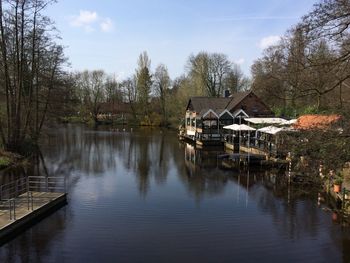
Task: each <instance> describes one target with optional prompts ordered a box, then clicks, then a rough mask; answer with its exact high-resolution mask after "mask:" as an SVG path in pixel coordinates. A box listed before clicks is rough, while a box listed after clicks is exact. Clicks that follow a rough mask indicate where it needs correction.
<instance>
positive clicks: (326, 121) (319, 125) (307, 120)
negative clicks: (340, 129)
mask: <svg viewBox="0 0 350 263" xmlns="http://www.w3.org/2000/svg"><path fill="white" fill-rule="evenodd" d="M340 119H341V116H340V115H336V114H332V115H316V114H309V115H303V116H300V117H299V118H298V120H297V122H296V123H295V124H294V125H293V127H294V128H296V129H300V130H308V129H327V128H330V127H331V125H332V124H334V123H336V122H338V121H339V120H340Z"/></svg>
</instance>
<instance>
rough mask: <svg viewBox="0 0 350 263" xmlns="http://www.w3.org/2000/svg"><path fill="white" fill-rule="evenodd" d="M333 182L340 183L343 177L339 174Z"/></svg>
mask: <svg viewBox="0 0 350 263" xmlns="http://www.w3.org/2000/svg"><path fill="white" fill-rule="evenodd" d="M333 183H334V184H336V185H341V184H342V183H343V178H342V177H340V176H337V177H336V178H335V179H334V181H333Z"/></svg>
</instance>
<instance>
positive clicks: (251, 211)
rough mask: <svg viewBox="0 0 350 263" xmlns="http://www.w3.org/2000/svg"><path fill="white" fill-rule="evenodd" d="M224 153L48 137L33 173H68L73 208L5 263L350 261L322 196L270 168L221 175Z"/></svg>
mask: <svg viewBox="0 0 350 263" xmlns="http://www.w3.org/2000/svg"><path fill="white" fill-rule="evenodd" d="M219 153H220V151H209V152H208V151H200V150H196V149H194V148H193V147H192V146H190V145H187V144H183V143H180V142H179V141H178V140H177V138H176V134H175V133H173V132H167V131H160V130H158V129H155V130H150V129H134V130H133V131H132V132H131V131H130V129H129V128H126V130H125V131H123V129H122V128H120V130H119V131H108V129H105V130H104V129H102V128H101V129H99V130H93V129H89V128H84V127H82V126H66V127H61V128H59V129H55V130H52V131H50V132H49V134H48V135H47V137H46V138H45V139H44V141H43V146H42V157H43V158H42V159H43V160H44V163H43V162H41V165H40V167H39V169H34V170H32V172H34V173H40V174H41V175H42V174H45V173H48V174H50V175H56V176H63V175H66V176H67V178H68V182H69V189H68V192H69V195H68V197H69V200H68V205H67V206H65V207H63V208H61V209H60V210H59V211H57V212H55V213H53V214H52V215H50V216H49V217H47V218H45V219H44V220H42V221H41V222H40V223H38V224H36V225H34V226H33V227H31V228H30V229H28V230H27V231H25V232H24V233H22V234H20V235H19V236H18V237H16V238H15V239H13V240H12V241H10V242H8V243H7V244H5V245H3V246H2V247H1V248H0V262H9V263H11V262H45V263H46V262H257V261H259V262H350V242H349V231H348V229H347V228H342V227H341V226H340V225H339V224H337V223H335V222H334V221H332V213H331V212H329V211H325V209H323V206H322V205H321V206H319V205H318V203H317V193H310V194H306V193H304V192H302V191H300V190H298V189H294V188H293V187H291V186H289V185H288V183H287V180H286V178H284V176H283V175H280V174H278V173H277V172H276V171H273V170H270V171H259V170H250V171H239V170H234V169H223V167H222V166H221V163H220V159H218V158H217V154H219ZM44 168H45V169H44ZM45 170H46V172H45ZM14 176H15V175H11V177H14ZM2 180H3V181H6V180H7V179H5V177H3V178H2Z"/></svg>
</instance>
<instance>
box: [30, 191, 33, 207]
mask: <svg viewBox="0 0 350 263" xmlns="http://www.w3.org/2000/svg"><path fill="white" fill-rule="evenodd" d="M30 199H31V203H32V211H33V193H32V192H30Z"/></svg>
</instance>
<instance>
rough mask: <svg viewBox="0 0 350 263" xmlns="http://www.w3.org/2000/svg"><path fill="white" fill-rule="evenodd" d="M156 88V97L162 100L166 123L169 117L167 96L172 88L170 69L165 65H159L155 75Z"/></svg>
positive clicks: (161, 105) (161, 104)
mask: <svg viewBox="0 0 350 263" xmlns="http://www.w3.org/2000/svg"><path fill="white" fill-rule="evenodd" d="M153 84H154V87H155V92H156V95H157V96H158V97H159V100H160V108H161V111H162V115H163V121H164V122H165V123H166V122H167V119H168V116H167V96H168V93H169V88H170V77H169V73H168V69H167V67H166V66H165V65H164V64H160V65H158V67H157V68H156V71H155V73H154V82H153Z"/></svg>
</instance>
